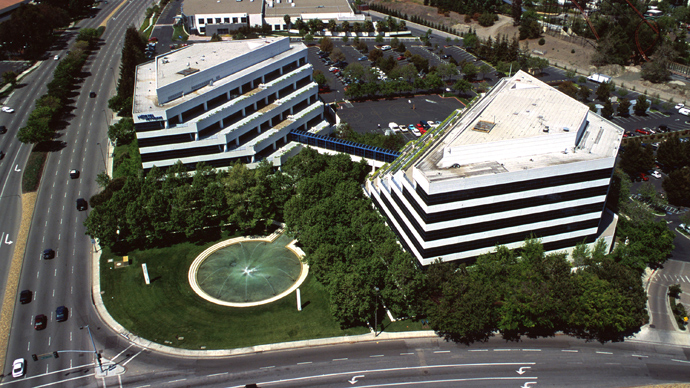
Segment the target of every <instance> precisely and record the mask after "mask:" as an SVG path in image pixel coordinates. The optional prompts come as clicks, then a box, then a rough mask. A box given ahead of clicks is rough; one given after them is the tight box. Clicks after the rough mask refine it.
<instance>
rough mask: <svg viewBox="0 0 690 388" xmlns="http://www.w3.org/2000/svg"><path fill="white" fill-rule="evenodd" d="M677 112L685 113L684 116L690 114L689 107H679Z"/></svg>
mask: <svg viewBox="0 0 690 388" xmlns="http://www.w3.org/2000/svg"><path fill="white" fill-rule="evenodd" d="M678 113H680V114H682V115H685V116H690V109H688V108H680V109H678Z"/></svg>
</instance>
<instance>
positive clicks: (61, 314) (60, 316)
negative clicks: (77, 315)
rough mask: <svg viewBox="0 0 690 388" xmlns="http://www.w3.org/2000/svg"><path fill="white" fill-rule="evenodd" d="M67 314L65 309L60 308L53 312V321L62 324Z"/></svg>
mask: <svg viewBox="0 0 690 388" xmlns="http://www.w3.org/2000/svg"><path fill="white" fill-rule="evenodd" d="M67 316H68V312H67V307H65V306H60V307H58V308H57V310H55V320H56V321H58V322H64V321H66V320H67Z"/></svg>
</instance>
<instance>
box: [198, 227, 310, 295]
mask: <svg viewBox="0 0 690 388" xmlns="http://www.w3.org/2000/svg"><path fill="white" fill-rule="evenodd" d="M295 242H296V241H290V239H289V238H288V237H287V236H285V235H282V234H279V233H275V234H273V235H271V236H268V237H266V238H249V237H240V238H235V239H230V240H226V241H223V242H220V243H218V244H216V245H214V246H212V247H210V248H208V249H207V250H205V251H204V252H202V253H201V254H200V255H199V256H198V257H197V258H196V259H195V260H194V262H193V263H192V265H191V267H190V268H189V274H188V279H189V283H190V285H191V286H192V289H193V290H194V291H195V292H196V293H197V294H198V295H199V296H201V297H202V298H204V299H206V300H208V301H210V302H213V303H216V304H219V305H223V306H231V307H251V306H258V305H262V304H266V303H270V302H273V301H275V300H278V299H280V298H282V297H284V296H286V295H288V294H290V293H291V292H293V291H294V290H295V289H296V288H297V287H299V285H300V284H301V283H302V282H303V281H304V278H306V276H307V266H306V265H304V264H303V263H302V262H301V260H300V257H301V256H303V253H302V251H301V250H300V249H299V248H297V247H296V246H294V243H295Z"/></svg>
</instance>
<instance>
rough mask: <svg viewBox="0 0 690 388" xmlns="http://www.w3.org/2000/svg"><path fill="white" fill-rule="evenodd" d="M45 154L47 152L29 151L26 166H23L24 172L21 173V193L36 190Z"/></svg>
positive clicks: (39, 181)
mask: <svg viewBox="0 0 690 388" xmlns="http://www.w3.org/2000/svg"><path fill="white" fill-rule="evenodd" d="M47 156H48V153H47V152H45V151H31V154H29V160H28V161H27V162H26V167H24V174H23V175H22V193H31V192H34V191H36V190H38V185H39V183H41V175H42V174H43V164H44V163H45V161H46V157H47Z"/></svg>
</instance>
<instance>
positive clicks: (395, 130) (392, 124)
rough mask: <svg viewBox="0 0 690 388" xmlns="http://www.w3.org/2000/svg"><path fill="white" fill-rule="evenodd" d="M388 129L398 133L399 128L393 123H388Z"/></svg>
mask: <svg viewBox="0 0 690 388" xmlns="http://www.w3.org/2000/svg"><path fill="white" fill-rule="evenodd" d="M388 128H390V129H392V130H393V131H394V132H398V131H399V130H400V128H398V124H396V123H394V122H390V123H388Z"/></svg>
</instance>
